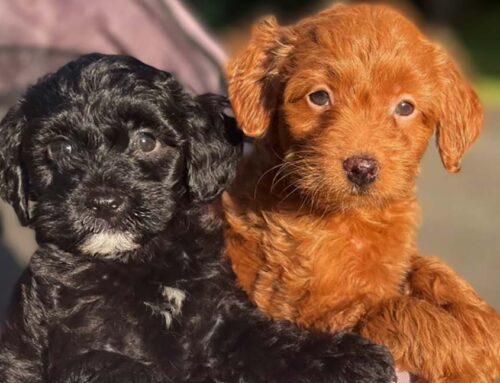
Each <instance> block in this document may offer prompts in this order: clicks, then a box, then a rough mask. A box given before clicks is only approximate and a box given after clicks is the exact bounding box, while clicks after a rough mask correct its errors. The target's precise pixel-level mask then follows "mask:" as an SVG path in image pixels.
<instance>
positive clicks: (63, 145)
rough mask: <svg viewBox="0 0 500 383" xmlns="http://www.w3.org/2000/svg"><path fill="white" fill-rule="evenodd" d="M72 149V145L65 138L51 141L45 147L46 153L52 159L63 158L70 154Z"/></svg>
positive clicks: (73, 149)
mask: <svg viewBox="0 0 500 383" xmlns="http://www.w3.org/2000/svg"><path fill="white" fill-rule="evenodd" d="M74 151H75V148H74V146H73V145H72V144H71V143H70V142H68V141H65V140H56V141H52V142H51V143H50V144H49V146H48V148H47V152H48V155H49V157H50V158H51V159H52V160H55V159H58V158H60V159H63V158H64V157H67V156H70V155H71V154H72V153H73V152H74Z"/></svg>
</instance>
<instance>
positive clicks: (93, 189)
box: [0, 54, 241, 257]
mask: <svg viewBox="0 0 500 383" xmlns="http://www.w3.org/2000/svg"><path fill="white" fill-rule="evenodd" d="M227 107H228V103H227V102H226V100H225V98H223V97H222V96H215V95H204V96H199V97H196V98H193V97H191V96H190V95H188V94H187V93H186V92H184V91H183V89H182V87H181V85H180V84H179V83H178V82H177V81H176V80H175V79H174V78H173V77H172V76H171V75H170V74H169V73H166V72H163V71H160V70H157V69H154V68H152V67H150V66H147V65H145V64H143V63H141V62H139V61H137V60H135V59H133V58H130V57H125V56H105V55H98V54H93V55H87V56H83V57H81V58H79V59H77V60H75V61H73V62H70V63H69V64H67V65H65V66H63V67H62V68H61V69H59V70H58V71H57V72H56V73H54V74H50V75H48V76H46V77H44V78H42V79H41V80H40V81H39V82H38V83H37V84H36V85H34V86H33V87H31V88H30V89H29V90H28V91H27V93H26V95H25V96H24V97H23V98H22V99H21V100H20V101H19V103H18V104H17V105H16V106H15V107H13V108H12V109H11V110H10V111H9V112H8V114H7V115H6V117H5V118H4V120H3V121H2V123H1V125H0V137H1V139H2V140H1V141H0V196H1V197H2V198H4V199H5V200H6V201H7V202H8V203H10V204H11V205H12V206H13V207H14V209H15V210H16V212H17V215H18V216H19V218H20V220H21V222H22V223H23V224H29V225H31V226H32V227H33V228H34V229H35V231H36V233H37V238H38V240H39V241H40V242H49V243H55V244H57V245H59V246H61V247H63V248H65V249H68V250H73V251H75V250H76V251H80V252H83V253H88V254H94V255H100V256H104V257H116V256H119V255H120V254H123V253H126V252H130V251H133V250H134V249H136V248H138V247H140V246H142V245H144V244H145V243H146V242H147V241H148V240H149V239H150V238H152V237H154V236H155V235H156V234H158V233H162V232H164V231H165V230H166V229H167V227H168V226H169V221H170V220H171V219H172V217H173V216H174V215H175V214H176V213H177V211H178V210H179V209H185V208H186V206H187V207H188V208H189V207H190V206H193V205H196V204H202V203H205V202H209V201H210V200H212V199H213V198H215V197H216V196H217V195H218V194H220V192H221V191H222V189H223V188H224V186H225V185H226V184H227V183H228V182H229V181H230V180H231V179H232V176H233V175H234V171H235V167H236V162H237V160H238V158H239V154H240V150H241V145H240V144H241V137H240V136H239V135H238V134H237V133H236V130H235V129H233V130H231V127H232V126H231V125H232V124H233V120H232V119H231V118H230V117H228V116H226V115H224V113H223V111H224V109H225V108H227Z"/></svg>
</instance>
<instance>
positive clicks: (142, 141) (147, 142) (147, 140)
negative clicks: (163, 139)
mask: <svg viewBox="0 0 500 383" xmlns="http://www.w3.org/2000/svg"><path fill="white" fill-rule="evenodd" d="M157 145H158V140H157V139H156V137H155V136H154V135H153V134H151V133H149V132H140V133H139V134H138V137H137V148H138V149H139V150H140V151H141V152H144V153H149V152H152V151H153V150H155V149H156V146H157Z"/></svg>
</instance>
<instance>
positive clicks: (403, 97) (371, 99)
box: [228, 5, 483, 208]
mask: <svg viewBox="0 0 500 383" xmlns="http://www.w3.org/2000/svg"><path fill="white" fill-rule="evenodd" d="M228 76H229V93H230V97H231V101H232V104H233V107H234V110H235V113H236V117H237V119H238V122H239V124H240V126H241V128H242V129H243V130H244V132H245V133H246V134H247V135H249V136H254V137H257V136H264V137H266V139H271V140H275V141H276V144H277V145H278V147H279V148H280V149H279V150H280V151H281V153H280V154H281V156H282V158H283V162H284V163H285V166H287V168H288V172H287V173H288V174H289V178H290V180H291V181H292V182H293V183H294V184H295V186H296V187H297V189H298V190H299V191H300V192H301V193H302V194H303V195H304V196H306V197H310V198H311V199H314V200H315V202H317V203H319V204H320V205H324V206H342V207H344V208H349V207H359V206H368V205H371V206H376V205H380V204H383V203H386V202H388V201H392V200H397V199H400V198H405V197H406V196H407V195H408V194H409V193H412V192H413V189H414V183H415V178H416V176H417V173H418V169H419V163H420V160H421V158H422V156H423V154H424V151H425V149H426V147H427V144H428V141H429V139H430V137H431V136H432V134H433V132H434V131H435V132H436V136H437V145H438V148H439V152H440V155H441V159H442V161H443V164H444V166H445V167H446V168H447V169H448V170H449V171H451V172H457V171H458V170H459V169H460V161H461V159H462V157H463V155H464V153H465V152H466V150H467V149H468V148H469V146H470V145H471V144H472V143H473V142H474V140H475V139H476V138H477V136H478V135H479V132H480V128H481V125H482V121H483V112H482V108H481V105H480V103H479V100H478V97H477V95H476V94H475V92H474V91H473V89H472V88H471V87H470V85H469V84H468V83H467V81H466V80H465V79H464V78H463V76H462V75H461V73H460V71H459V69H458V68H457V66H456V64H455V63H454V62H453V61H452V60H451V59H450V57H448V55H447V54H446V53H445V52H444V51H443V50H442V49H441V48H439V47H438V46H437V45H435V44H433V43H431V42H429V41H428V40H427V39H426V38H425V37H424V36H423V35H422V34H421V33H420V32H419V31H418V29H417V28H416V27H415V26H414V25H413V24H412V23H411V22H410V21H408V20H407V19H405V18H404V17H403V16H401V15H400V14H399V13H397V12H395V11H394V10H392V9H390V8H387V7H384V6H374V5H355V6H350V5H336V6H333V7H332V8H330V9H328V10H326V11H323V12H321V13H319V14H317V15H315V16H312V17H310V18H306V19H304V20H303V21H301V22H299V23H298V24H296V25H293V26H290V27H281V26H279V25H278V24H277V23H276V21H275V19H273V18H269V19H266V20H264V21H263V22H261V23H260V24H258V25H257V26H256V27H255V28H254V31H253V34H252V38H251V41H250V43H249V45H248V46H247V47H246V49H245V50H244V51H243V52H242V53H241V54H240V55H238V56H236V57H235V58H234V59H233V60H232V62H231V63H230V65H229V69H228Z"/></svg>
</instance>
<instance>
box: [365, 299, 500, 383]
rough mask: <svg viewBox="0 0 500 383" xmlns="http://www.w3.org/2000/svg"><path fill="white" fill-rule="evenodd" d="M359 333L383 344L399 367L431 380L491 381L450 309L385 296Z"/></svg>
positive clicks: (441, 382)
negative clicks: (387, 298) (448, 310)
mask: <svg viewBox="0 0 500 383" xmlns="http://www.w3.org/2000/svg"><path fill="white" fill-rule="evenodd" d="M361 334H362V335H364V336H366V337H368V338H370V339H372V340H374V341H376V342H378V343H381V344H384V345H386V346H387V347H388V348H389V349H390V350H391V351H392V353H393V355H394V359H395V360H396V364H397V366H398V367H399V368H400V369H401V370H405V371H411V372H413V373H415V374H417V375H419V376H421V377H422V378H425V379H426V380H427V381H429V382H432V383H471V382H475V383H491V382H493V381H494V380H493V379H492V378H491V376H490V375H489V372H488V371H487V370H485V369H484V367H485V366H484V365H483V364H482V363H481V364H478V361H479V359H477V360H476V359H475V357H474V350H473V348H472V347H471V344H470V340H469V338H468V334H467V333H466V331H465V330H464V328H463V326H462V324H461V323H460V321H458V320H457V319H456V318H455V317H453V316H452V315H450V313H449V312H447V311H446V310H444V309H442V308H440V307H439V306H436V305H435V304H433V303H430V302H427V301H425V300H422V299H418V298H415V297H411V296H402V297H398V298H393V299H390V300H386V301H384V302H382V303H381V304H379V306H377V307H376V308H374V309H373V310H372V311H371V312H369V313H368V315H367V317H366V318H365V319H364V322H363V327H362V329H361Z"/></svg>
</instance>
